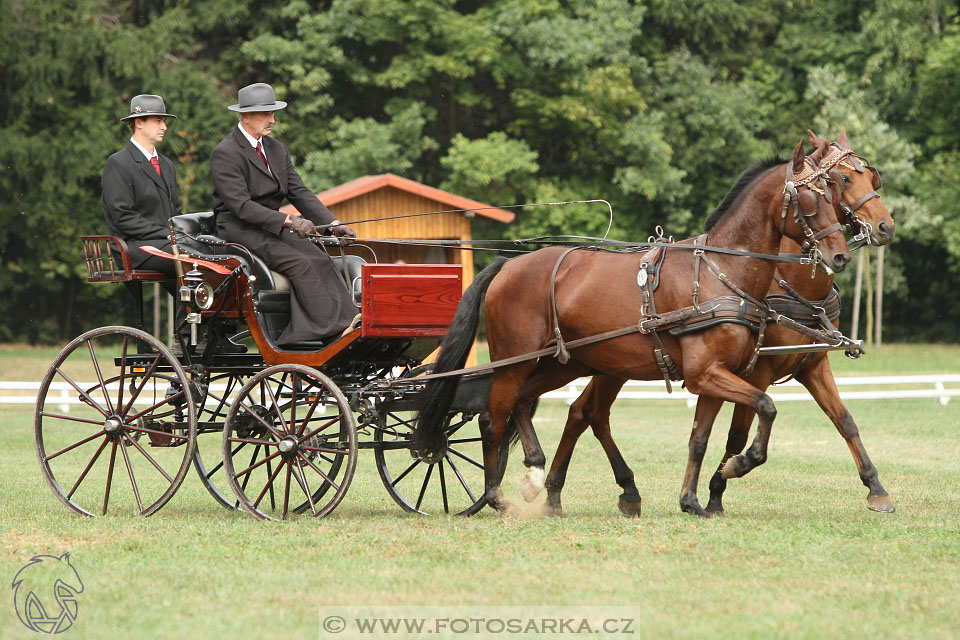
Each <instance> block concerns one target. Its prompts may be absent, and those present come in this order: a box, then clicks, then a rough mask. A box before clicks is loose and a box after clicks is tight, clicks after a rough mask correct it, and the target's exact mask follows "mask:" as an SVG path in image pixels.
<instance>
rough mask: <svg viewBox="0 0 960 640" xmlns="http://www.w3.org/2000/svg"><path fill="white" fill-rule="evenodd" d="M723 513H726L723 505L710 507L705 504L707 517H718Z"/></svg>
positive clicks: (723, 514)
mask: <svg viewBox="0 0 960 640" xmlns="http://www.w3.org/2000/svg"><path fill="white" fill-rule="evenodd" d="M725 515H727V513H726V511H724V510H723V507H711V506H710V505H707V516H708V517H710V518H712V517H714V516H717V517H719V518H722V517H723V516H725Z"/></svg>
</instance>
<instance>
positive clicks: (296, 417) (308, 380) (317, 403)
mask: <svg viewBox="0 0 960 640" xmlns="http://www.w3.org/2000/svg"><path fill="white" fill-rule="evenodd" d="M223 462H224V471H225V472H226V475H227V479H228V480H229V482H230V485H231V487H232V488H233V490H234V492H235V494H236V497H237V499H238V501H239V502H240V505H241V506H242V507H243V508H244V509H246V510H247V511H249V512H250V513H252V514H253V515H254V516H256V517H257V518H260V519H262V520H277V519H282V520H285V519H287V518H288V517H289V516H290V514H291V513H300V512H308V513H310V514H311V515H313V516H314V517H320V516H324V515H327V514H328V513H330V512H331V511H333V510H334V509H335V508H336V507H337V505H339V504H340V501H341V500H343V497H344V495H345V494H346V492H347V489H348V488H349V486H350V481H351V480H352V479H353V472H354V469H355V467H356V464H357V427H356V422H355V420H354V417H353V413H352V411H351V410H350V406H349V404H348V402H347V399H346V397H344V395H343V393H342V392H341V391H340V389H339V388H338V387H337V385H336V384H334V382H333V381H332V380H330V378H328V377H327V376H325V375H324V374H322V373H320V372H319V371H317V370H316V369H312V368H310V367H306V366H303V365H295V364H285V365H278V366H274V367H270V368H268V369H264V370H263V371H261V372H260V373H258V374H257V375H255V376H254V377H252V378H251V379H250V380H249V381H248V382H247V383H246V384H245V385H244V386H243V388H242V389H240V391H239V392H238V394H237V398H236V400H235V401H234V402H233V405H232V406H231V407H230V411H229V413H228V414H227V422H226V427H225V429H224V432H223Z"/></svg>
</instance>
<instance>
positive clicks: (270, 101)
mask: <svg viewBox="0 0 960 640" xmlns="http://www.w3.org/2000/svg"><path fill="white" fill-rule="evenodd" d="M286 106H287V103H286V102H284V101H283V100H277V99H276V98H275V96H274V95H273V87H271V86H270V85H268V84H266V83H264V82H257V83H255V84H250V85H247V86H245V87H244V88H243V89H240V91H238V92H237V104H232V105H230V106H229V107H227V109H230V111H237V112H239V113H249V112H252V111H277V110H279V109H283V108H284V107H286Z"/></svg>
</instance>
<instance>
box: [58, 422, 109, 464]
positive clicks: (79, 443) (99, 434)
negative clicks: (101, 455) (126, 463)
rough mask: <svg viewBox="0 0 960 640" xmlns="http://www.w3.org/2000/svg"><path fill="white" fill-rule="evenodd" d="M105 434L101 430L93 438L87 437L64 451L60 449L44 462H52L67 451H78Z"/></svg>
mask: <svg viewBox="0 0 960 640" xmlns="http://www.w3.org/2000/svg"><path fill="white" fill-rule="evenodd" d="M96 424H99V423H96ZM105 433H106V431H104V430H103V429H100V431H97V432H96V433H95V434H93V435H92V436H87V437H86V438H84V439H83V440H80V441H79V442H74V443H73V444H71V445H70V446H68V447H64V448H63V449H60V451H57V452H56V453H53V454H50V455H49V456H44V457H43V461H44V462H49V461H50V460H53V459H54V458H56V457H57V456H59V455H60V454H62V453H66V452H67V451H71V450H73V449H76V448H77V447H79V446H80V445H83V444H87V443H88V442H90V441H91V440H93V439H94V438H96V437H97V436H102V435H104V434H105Z"/></svg>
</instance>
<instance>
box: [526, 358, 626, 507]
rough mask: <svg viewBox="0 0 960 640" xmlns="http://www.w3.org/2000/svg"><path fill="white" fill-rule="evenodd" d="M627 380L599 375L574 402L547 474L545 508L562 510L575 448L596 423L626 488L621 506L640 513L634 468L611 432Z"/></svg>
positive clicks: (594, 430) (606, 451)
mask: <svg viewBox="0 0 960 640" xmlns="http://www.w3.org/2000/svg"><path fill="white" fill-rule="evenodd" d="M625 382H626V380H624V379H622V378H615V377H612V376H596V377H594V378H593V380H591V381H590V384H588V385H587V387H586V389H584V390H583V393H581V394H580V397H579V398H577V399H576V400H575V401H574V403H573V404H572V405H571V406H570V411H569V412H568V413H567V422H566V424H565V425H564V428H563V436H562V437H561V439H560V444H559V445H558V446H557V453H556V455H555V456H554V458H553V464H552V465H551V467H550V474H549V475H548V476H547V503H546V504H545V505H544V510H545V511H547V512H548V513H551V514H553V515H560V514H561V513H562V510H563V508H562V505H561V499H560V494H561V492H562V491H563V485H564V482H565V481H566V477H567V468H568V466H569V464H570V459H571V458H572V456H573V449H574V447H575V446H576V444H577V440H578V439H579V437H580V435H581V434H582V433H583V432H584V431H586V429H587V426H592V427H593V433H594V436H596V438H597V439H598V440H599V441H600V444H601V446H602V447H603V450H604V452H605V453H606V454H607V459H608V460H609V461H610V466H611V467H612V468H613V473H614V477H615V478H616V481H617V484H618V485H619V486H620V487H621V488H622V489H623V493H622V494H621V495H620V500H619V508H620V511H621V513H623V514H624V515H626V516H639V515H640V505H641V499H640V493H639V492H638V491H637V486H636V484H634V478H633V471H632V470H631V469H630V467H629V466H627V463H626V461H624V459H623V456H622V455H621V454H620V450H619V449H618V448H617V445H616V444H615V443H614V441H613V437H612V436H611V433H610V406H611V405H612V404H613V401H614V400H616V397H617V394H618V393H619V391H620V389H621V387H623V384H624V383H625Z"/></svg>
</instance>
